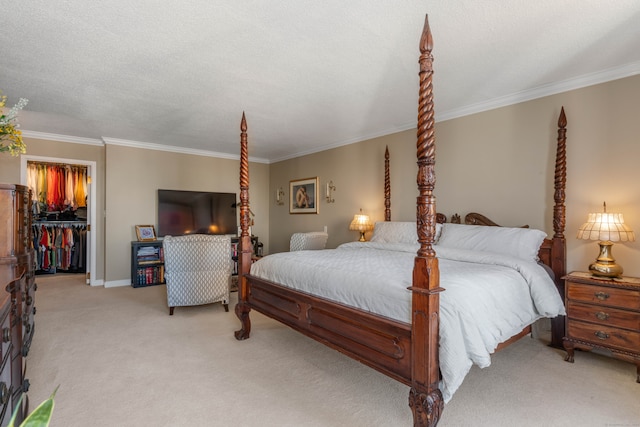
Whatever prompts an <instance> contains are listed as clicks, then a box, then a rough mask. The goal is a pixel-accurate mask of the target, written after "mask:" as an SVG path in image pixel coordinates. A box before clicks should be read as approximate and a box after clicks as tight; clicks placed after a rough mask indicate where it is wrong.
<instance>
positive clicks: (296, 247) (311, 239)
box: [289, 231, 329, 252]
mask: <svg viewBox="0 0 640 427" xmlns="http://www.w3.org/2000/svg"><path fill="white" fill-rule="evenodd" d="M328 238H329V235H328V234H327V233H325V232H324V231H310V232H308V233H293V234H292V235H291V240H290V241H289V251H291V252H293V251H304V250H311V249H324V247H325V246H326V245H327V239H328Z"/></svg>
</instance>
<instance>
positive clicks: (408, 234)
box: [371, 221, 442, 243]
mask: <svg viewBox="0 0 640 427" xmlns="http://www.w3.org/2000/svg"><path fill="white" fill-rule="evenodd" d="M441 232H442V224H436V238H435V241H436V242H437V241H438V238H439V237H440V233H441ZM371 241H372V242H378V243H418V230H417V226H416V223H415V222H403V221H379V222H376V223H375V225H374V227H373V236H371Z"/></svg>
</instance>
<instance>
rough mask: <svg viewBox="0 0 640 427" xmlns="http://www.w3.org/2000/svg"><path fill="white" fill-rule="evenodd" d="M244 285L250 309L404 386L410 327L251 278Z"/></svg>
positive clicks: (407, 377)
mask: <svg viewBox="0 0 640 427" xmlns="http://www.w3.org/2000/svg"><path fill="white" fill-rule="evenodd" d="M247 280H248V281H249V283H250V293H249V295H248V302H249V305H250V306H251V308H253V309H254V310H256V311H258V312H260V313H262V314H264V315H266V316H268V317H271V318H273V319H275V320H277V321H279V322H281V323H284V324H285V325H287V326H290V327H291V328H293V329H295V330H297V331H299V332H301V333H303V334H305V335H307V336H309V337H311V338H313V339H315V340H316V341H319V342H321V343H323V344H325V345H327V346H329V347H331V348H333V349H335V350H338V351H340V352H341V353H344V354H346V355H348V356H350V357H351V358H353V359H355V360H358V361H360V362H362V363H364V364H365V365H368V366H370V367H372V368H374V369H376V370H378V371H380V372H382V373H383V374H385V375H388V376H389V377H391V378H394V379H396V380H398V381H401V382H403V383H404V384H406V385H410V383H411V352H410V350H411V329H410V325H408V324H406V323H401V322H397V321H394V320H393V319H384V318H381V317H380V316H374V315H371V314H369V313H367V312H365V311H362V310H358V309H354V308H353V307H349V306H346V305H343V304H339V303H334V302H329V301H327V300H324V299H322V298H318V297H315V296H313V295H310V294H307V293H304V292H300V291H296V290H293V289H290V288H287V287H285V286H282V285H279V284H276V283H273V282H269V281H266V280H263V279H259V278H257V277H253V276H247Z"/></svg>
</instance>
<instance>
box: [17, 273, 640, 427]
mask: <svg viewBox="0 0 640 427" xmlns="http://www.w3.org/2000/svg"><path fill="white" fill-rule="evenodd" d="M37 282H38V286H39V287H38V291H37V293H36V307H37V314H36V330H35V338H34V341H33V345H32V348H31V352H30V354H29V356H28V357H27V377H28V378H29V380H30V382H31V390H30V392H29V400H30V404H31V408H34V407H35V406H36V405H37V404H38V403H39V402H40V401H42V400H44V399H45V398H47V397H48V395H49V394H50V393H51V391H52V390H53V389H54V388H55V387H56V386H57V385H60V389H59V390H58V394H57V396H56V407H55V410H54V417H53V421H52V423H51V425H52V426H54V427H75V426H83V427H84V426H109V427H111V426H154V427H156V426H241V427H242V426H296V427H298V426H309V427H316V426H317V427H320V426H322V427H327V426H363V427H365V426H366V427H372V426H410V425H412V417H411V411H410V409H409V407H408V404H407V401H408V394H409V389H408V387H406V386H404V385H402V384H400V383H398V382H396V381H393V380H391V379H389V378H387V377H385V376H384V375H382V374H379V373H378V372H376V371H374V370H372V369H370V368H368V367H365V366H363V365H361V364H360V363H358V362H355V361H353V360H351V359H349V358H347V357H346V356H343V355H342V354H340V353H338V352H336V351H334V350H331V349H329V348H326V347H324V346H323V345H321V344H318V343H316V342H315V341H313V340H311V339H309V338H306V337H304V336H303V335H301V334H299V333H297V332H295V331H293V330H290V329H289V328H287V327H284V326H282V325H280V324H278V323H276V322H274V321H272V320H270V319H268V318H266V317H264V316H262V315H259V314H257V313H253V315H252V335H251V338H250V339H249V340H247V341H242V342H239V341H236V340H235V338H234V336H233V331H234V330H236V329H238V326H239V322H238V320H237V318H236V316H235V314H234V313H233V310H231V311H230V312H228V313H226V312H225V311H224V309H223V308H222V306H221V305H220V304H215V305H209V306H201V307H191V308H176V311H175V314H174V315H173V316H169V313H168V309H167V306H166V291H165V287H164V286H153V287H149V288H139V289H133V288H131V287H120V288H108V289H104V288H101V287H98V288H91V287H89V286H87V285H83V284H82V279H81V278H80V277H77V276H38V280H37ZM232 295H233V296H232V306H233V305H235V298H236V294H235V293H234V294H232ZM563 358H564V352H562V351H559V350H556V349H552V348H550V347H548V346H546V343H545V342H544V340H541V339H531V338H523V339H521V340H520V341H518V342H517V343H515V344H513V345H511V346H509V347H508V348H507V349H505V350H503V351H501V352H499V353H498V354H496V355H494V358H493V364H492V366H491V367H489V368H486V369H482V370H481V369H476V368H474V369H472V371H471V372H470V373H469V375H468V376H467V378H466V380H465V382H464V383H463V385H462V387H461V388H460V389H459V390H458V392H457V393H456V394H455V395H454V397H453V399H452V400H451V402H450V403H449V404H447V405H446V406H445V411H444V414H443V417H442V420H441V422H440V424H439V426H441V427H451V426H455V427H458V426H492V427H495V426H576V425H580V426H603V427H604V426H614V425H616V426H623V425H624V426H638V425H640V404H638V402H639V398H640V384H637V383H636V382H635V366H633V365H632V364H629V363H624V362H621V361H617V360H614V359H611V358H608V357H604V356H602V355H598V354H592V353H582V352H578V353H577V354H576V362H575V363H574V364H569V363H566V362H564V360H563Z"/></svg>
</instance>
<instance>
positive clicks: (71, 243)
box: [26, 161, 89, 274]
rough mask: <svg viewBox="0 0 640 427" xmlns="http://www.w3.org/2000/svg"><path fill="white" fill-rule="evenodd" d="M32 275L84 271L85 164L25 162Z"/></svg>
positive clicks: (85, 239)
mask: <svg viewBox="0 0 640 427" xmlns="http://www.w3.org/2000/svg"><path fill="white" fill-rule="evenodd" d="M26 175H27V176H26V177H27V186H28V187H29V188H30V189H31V206H32V210H33V223H32V236H33V247H34V249H35V258H36V259H35V264H36V274H54V273H59V272H65V273H86V272H87V232H88V225H87V200H88V191H89V188H88V186H87V184H88V172H87V166H86V165H75V164H68V163H54V162H41V161H27V171H26Z"/></svg>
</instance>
